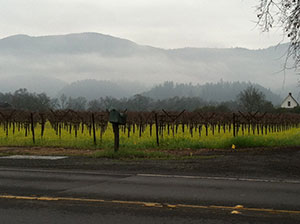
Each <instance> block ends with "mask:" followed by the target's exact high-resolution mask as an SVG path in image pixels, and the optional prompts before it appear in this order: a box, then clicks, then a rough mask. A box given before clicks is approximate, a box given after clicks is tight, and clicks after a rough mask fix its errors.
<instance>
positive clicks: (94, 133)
mask: <svg viewBox="0 0 300 224" xmlns="http://www.w3.org/2000/svg"><path fill="white" fill-rule="evenodd" d="M92 125H93V137H94V145H97V140H96V128H95V115H94V114H92Z"/></svg>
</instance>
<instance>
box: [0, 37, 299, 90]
mask: <svg viewBox="0 0 300 224" xmlns="http://www.w3.org/2000/svg"><path fill="white" fill-rule="evenodd" d="M287 47H288V45H287V44H282V45H278V46H274V47H269V48H267V49H259V50H249V49H244V48H228V49H216V48H183V49H170V50H165V49H159V48H154V47H150V46H141V45H138V44H136V43H134V42H132V41H129V40H125V39H120V38H116V37H112V36H109V35H103V34H98V33H80V34H68V35H57V36H43V37H30V36H26V35H16V36H11V37H7V38H4V39H1V40H0V79H5V78H8V77H11V76H19V77H20V76H23V77H25V78H24V79H27V80H30V76H31V75H35V76H40V75H43V76H45V77H49V78H55V79H59V80H63V81H65V82H68V83H71V82H75V81H77V80H83V79H95V80H108V81H122V80H123V81H124V80H126V81H130V82H135V81H138V82H141V83H143V84H145V85H147V86H151V85H153V84H158V83H162V82H164V81H174V82H178V83H190V82H191V83H193V84H198V83H199V84H200V85H203V84H204V83H207V82H214V83H216V82H218V81H219V80H221V79H223V80H225V81H241V82H243V81H244V82H248V81H250V82H253V83H258V84H260V85H263V86H265V87H267V88H271V89H272V90H275V89H280V88H281V86H282V84H283V79H284V74H283V72H282V69H283V66H284V63H285V56H284V54H285V52H286V50H287ZM16 81H18V80H16ZM19 84H22V83H21V82H19ZM285 84H286V86H291V88H292V87H293V86H294V87H296V85H297V76H296V74H295V71H294V70H286V76H285ZM113 88H117V87H113ZM288 91H289V90H287V92H288ZM0 92H1V90H0Z"/></svg>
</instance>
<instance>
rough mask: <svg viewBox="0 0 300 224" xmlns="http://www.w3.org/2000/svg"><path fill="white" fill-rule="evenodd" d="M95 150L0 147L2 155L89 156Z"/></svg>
mask: <svg viewBox="0 0 300 224" xmlns="http://www.w3.org/2000/svg"><path fill="white" fill-rule="evenodd" d="M94 153H95V150H90V149H66V148H47V147H0V154H2V155H41V156H46V155H47V156H91V155H93V154H94Z"/></svg>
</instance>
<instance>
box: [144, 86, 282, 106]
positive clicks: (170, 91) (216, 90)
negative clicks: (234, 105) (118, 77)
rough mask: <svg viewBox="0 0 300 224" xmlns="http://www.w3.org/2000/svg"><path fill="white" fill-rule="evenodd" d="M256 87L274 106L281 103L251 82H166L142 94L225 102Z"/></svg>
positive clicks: (267, 91) (153, 96)
mask: <svg viewBox="0 0 300 224" xmlns="http://www.w3.org/2000/svg"><path fill="white" fill-rule="evenodd" d="M250 85H252V86H254V87H255V88H257V89H259V90H260V91H261V92H263V93H264V95H265V96H266V99H267V100H268V101H271V102H272V103H273V104H274V105H278V104H280V103H281V100H282V99H281V98H280V97H279V96H278V95H276V94H274V93H273V92H272V91H271V90H269V89H267V88H265V87H263V86H261V85H259V84H254V83H250V82H224V81H220V82H218V83H206V84H203V85H200V84H197V85H192V84H174V83H173V82H164V83H163V84H160V85H157V86H155V87H153V88H152V89H151V90H149V91H147V92H144V93H142V95H143V96H147V97H150V98H152V99H167V98H172V97H174V96H179V97H200V98H201V99H203V100H205V101H212V102H225V101H231V100H233V101H234V100H236V97H237V95H238V94H239V93H240V92H241V91H243V90H244V89H246V88H247V87H248V86H250Z"/></svg>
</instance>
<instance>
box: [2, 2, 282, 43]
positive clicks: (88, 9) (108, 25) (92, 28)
mask: <svg viewBox="0 0 300 224" xmlns="http://www.w3.org/2000/svg"><path fill="white" fill-rule="evenodd" d="M258 3H259V0H213V1H211V0H185V1H180V0H129V1H125V0H0V6H1V7H0V30H1V32H0V38H4V37H7V36H10V35H15V34H28V35H32V36H40V35H53V34H66V33H79V32H98V33H103V34H109V35H112V36H117V37H121V38H126V39H130V40H132V41H134V42H137V43H139V44H144V45H151V46H155V47H162V48H180V47H246V48H264V47H268V46H270V45H276V44H278V43H279V42H280V41H282V32H281V30H277V31H275V32H272V33H269V34H267V33H263V34H262V33H261V32H260V30H259V29H258V28H257V27H256V25H255V21H256V15H255V6H256V5H257V4H258Z"/></svg>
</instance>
